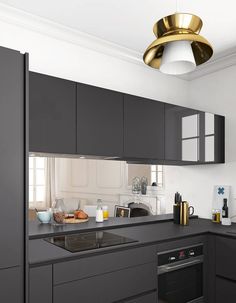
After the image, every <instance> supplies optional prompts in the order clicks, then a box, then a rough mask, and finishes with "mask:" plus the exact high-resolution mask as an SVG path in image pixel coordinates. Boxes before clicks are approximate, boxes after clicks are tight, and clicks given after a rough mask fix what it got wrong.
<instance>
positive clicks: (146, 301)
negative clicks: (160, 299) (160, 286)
mask: <svg viewBox="0 0 236 303" xmlns="http://www.w3.org/2000/svg"><path fill="white" fill-rule="evenodd" d="M122 303H157V292H156V291H152V292H151V293H148V294H145V295H141V296H138V297H135V298H133V299H128V300H125V301H122Z"/></svg>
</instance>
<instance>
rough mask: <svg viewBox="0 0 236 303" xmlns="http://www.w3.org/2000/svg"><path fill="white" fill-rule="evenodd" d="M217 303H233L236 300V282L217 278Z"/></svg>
mask: <svg viewBox="0 0 236 303" xmlns="http://www.w3.org/2000/svg"><path fill="white" fill-rule="evenodd" d="M215 283H216V295H215V297H216V300H215V302H216V303H222V302H224V303H232V302H235V298H236V282H235V281H230V280H227V279H224V278H221V277H216V281H215Z"/></svg>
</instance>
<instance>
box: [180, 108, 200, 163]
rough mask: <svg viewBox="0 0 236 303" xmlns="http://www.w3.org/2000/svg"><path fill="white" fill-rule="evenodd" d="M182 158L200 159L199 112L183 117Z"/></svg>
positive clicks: (189, 159)
mask: <svg viewBox="0 0 236 303" xmlns="http://www.w3.org/2000/svg"><path fill="white" fill-rule="evenodd" d="M182 160H183V161H198V160H199V114H195V115H190V116H185V117H182Z"/></svg>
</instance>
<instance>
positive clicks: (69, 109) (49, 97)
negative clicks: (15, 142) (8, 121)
mask: <svg viewBox="0 0 236 303" xmlns="http://www.w3.org/2000/svg"><path fill="white" fill-rule="evenodd" d="M29 85H30V90H29V117H30V125H29V143H30V146H29V149H30V152H42V153H61V154H75V153H76V83H75V82H72V81H68V80H64V79H59V78H56V77H51V76H47V75H42V74H38V73H34V72H30V82H29Z"/></svg>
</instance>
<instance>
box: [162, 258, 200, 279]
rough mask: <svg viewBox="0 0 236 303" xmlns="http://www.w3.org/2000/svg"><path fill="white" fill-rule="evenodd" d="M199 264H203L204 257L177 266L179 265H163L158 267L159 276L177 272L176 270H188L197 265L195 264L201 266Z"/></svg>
mask: <svg viewBox="0 0 236 303" xmlns="http://www.w3.org/2000/svg"><path fill="white" fill-rule="evenodd" d="M199 263H203V258H202V257H201V258H195V260H192V261H188V262H184V263H181V264H177V265H169V264H166V265H161V266H158V275H161V274H164V273H168V272H171V271H175V270H178V269H182V268H186V267H189V266H192V265H195V264H199Z"/></svg>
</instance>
